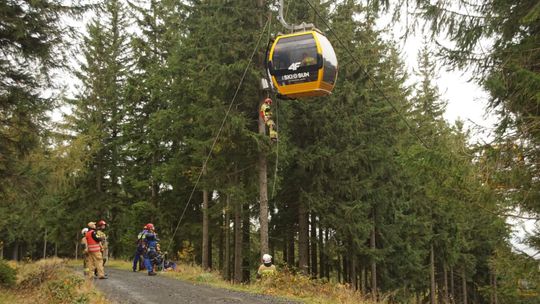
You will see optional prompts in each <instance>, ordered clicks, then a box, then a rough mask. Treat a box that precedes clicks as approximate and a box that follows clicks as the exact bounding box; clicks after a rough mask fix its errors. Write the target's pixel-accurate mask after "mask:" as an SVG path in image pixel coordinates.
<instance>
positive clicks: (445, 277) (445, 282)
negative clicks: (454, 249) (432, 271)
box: [443, 262, 449, 304]
mask: <svg viewBox="0 0 540 304" xmlns="http://www.w3.org/2000/svg"><path fill="white" fill-rule="evenodd" d="M447 268H448V267H447V266H446V262H444V264H443V285H444V286H443V303H444V304H448V303H449V300H448V269H447Z"/></svg>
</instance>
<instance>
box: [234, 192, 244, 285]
mask: <svg viewBox="0 0 540 304" xmlns="http://www.w3.org/2000/svg"><path fill="white" fill-rule="evenodd" d="M242 245H243V243H242V206H241V205H240V204H239V203H238V202H237V203H236V205H235V207H234V282H235V283H240V282H242Z"/></svg>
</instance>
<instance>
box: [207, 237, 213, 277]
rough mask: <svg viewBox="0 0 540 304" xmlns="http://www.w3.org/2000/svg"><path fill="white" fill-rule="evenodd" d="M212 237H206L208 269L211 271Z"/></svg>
mask: <svg viewBox="0 0 540 304" xmlns="http://www.w3.org/2000/svg"><path fill="white" fill-rule="evenodd" d="M212 267H213V265H212V235H209V236H208V269H212Z"/></svg>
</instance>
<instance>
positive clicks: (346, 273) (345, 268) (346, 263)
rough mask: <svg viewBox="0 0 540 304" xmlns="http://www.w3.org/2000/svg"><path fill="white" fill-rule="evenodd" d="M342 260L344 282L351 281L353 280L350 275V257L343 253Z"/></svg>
mask: <svg viewBox="0 0 540 304" xmlns="http://www.w3.org/2000/svg"><path fill="white" fill-rule="evenodd" d="M341 260H342V262H343V282H344V283H350V282H351V281H350V280H349V278H350V277H349V275H350V271H349V258H348V257H347V256H345V255H342V256H341Z"/></svg>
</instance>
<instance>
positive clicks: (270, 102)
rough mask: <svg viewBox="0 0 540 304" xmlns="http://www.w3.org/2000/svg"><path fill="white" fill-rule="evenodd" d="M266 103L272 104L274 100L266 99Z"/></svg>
mask: <svg viewBox="0 0 540 304" xmlns="http://www.w3.org/2000/svg"><path fill="white" fill-rule="evenodd" d="M264 103H267V104H272V99H270V98H266V99H265V100H264Z"/></svg>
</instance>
